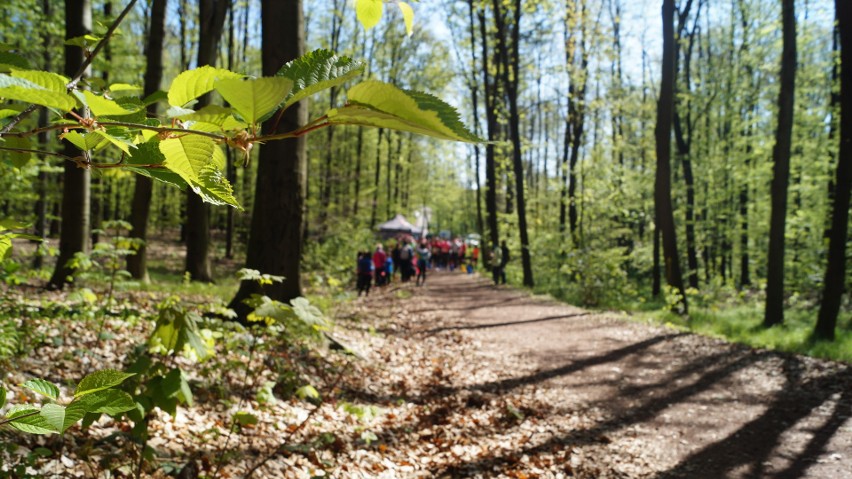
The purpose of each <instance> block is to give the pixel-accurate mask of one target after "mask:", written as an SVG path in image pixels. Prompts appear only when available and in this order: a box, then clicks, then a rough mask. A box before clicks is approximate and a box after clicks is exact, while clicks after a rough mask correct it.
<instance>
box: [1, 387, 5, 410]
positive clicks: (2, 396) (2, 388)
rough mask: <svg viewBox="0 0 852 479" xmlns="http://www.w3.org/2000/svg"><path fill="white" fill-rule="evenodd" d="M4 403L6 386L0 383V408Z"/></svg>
mask: <svg viewBox="0 0 852 479" xmlns="http://www.w3.org/2000/svg"><path fill="white" fill-rule="evenodd" d="M5 405H6V386H4V385H2V384H0V409H2V408H3V406H5Z"/></svg>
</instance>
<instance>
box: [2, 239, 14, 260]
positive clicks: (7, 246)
mask: <svg viewBox="0 0 852 479" xmlns="http://www.w3.org/2000/svg"><path fill="white" fill-rule="evenodd" d="M11 251H12V236H11V235H8V234H0V260H4V259H6V256H7V255H8V254H9V252H11Z"/></svg>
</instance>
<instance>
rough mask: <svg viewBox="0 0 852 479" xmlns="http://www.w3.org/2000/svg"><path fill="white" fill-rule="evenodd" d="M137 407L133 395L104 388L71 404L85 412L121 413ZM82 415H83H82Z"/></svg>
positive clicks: (75, 408)
mask: <svg viewBox="0 0 852 479" xmlns="http://www.w3.org/2000/svg"><path fill="white" fill-rule="evenodd" d="M135 407H136V402H135V401H133V397H132V396H130V394H127V393H126V392H124V391H119V390H118V389H103V390H100V391H95V392H92V393H91V394H86V395H85V396H82V397H79V398H77V399H75V400H74V401H73V402H72V403H71V404H70V405H69V406H68V410H71V409H72V408H73V409H74V410H75V411H76V410H80V411H82V412H83V413H103V414H109V415H115V414H120V413H123V412H125V411H129V410H131V409H133V408H135ZM80 417H82V415H81V416H80Z"/></svg>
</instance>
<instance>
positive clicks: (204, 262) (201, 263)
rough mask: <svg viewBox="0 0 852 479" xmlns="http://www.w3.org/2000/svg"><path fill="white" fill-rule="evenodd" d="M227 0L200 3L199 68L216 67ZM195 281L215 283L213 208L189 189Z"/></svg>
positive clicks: (204, 100)
mask: <svg viewBox="0 0 852 479" xmlns="http://www.w3.org/2000/svg"><path fill="white" fill-rule="evenodd" d="M227 9H228V0H201V1H200V2H199V4H198V18H199V25H198V27H199V30H198V31H199V36H198V39H199V40H198V62H197V63H198V66H205V65H215V63H216V55H217V53H218V51H219V38H221V36H222V31H223V29H224V27H225V13H226V12H227ZM209 102H210V95H209V94H207V95H204V96H202V97H201V98H199V99H198V104H197V107H198V108H202V107H204V106H206V105H207V104H209ZM185 271H186V272H187V273H189V275H190V277H191V278H192V279H193V281H202V282H208V283H209V282H212V281H213V272H212V269H211V266H210V206H209V205H207V204H206V203H204V201H203V200H202V199H201V197H200V196H198V195H197V194H195V193H194V192H192V191H191V190H187V198H186V269H185Z"/></svg>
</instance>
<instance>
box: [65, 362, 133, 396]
mask: <svg viewBox="0 0 852 479" xmlns="http://www.w3.org/2000/svg"><path fill="white" fill-rule="evenodd" d="M133 375H134V374H133V373H125V372H122V371H117V370H115V369H104V370H101V371H95V372H93V373H92V374H89V375H88V376H86V377H84V378H83V380H82V381H80V384H78V385H77V390H76V391H75V392H74V397H75V398H78V397H80V396H84V395H86V394H91V393H93V392H96V391H103V390H104V389H109V388H111V387H113V386H118V385H119V384H121V383H122V382H123V381H124V380H125V379H127V378H129V377H131V376H133Z"/></svg>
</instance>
